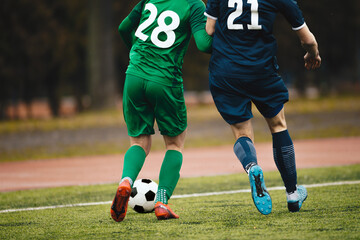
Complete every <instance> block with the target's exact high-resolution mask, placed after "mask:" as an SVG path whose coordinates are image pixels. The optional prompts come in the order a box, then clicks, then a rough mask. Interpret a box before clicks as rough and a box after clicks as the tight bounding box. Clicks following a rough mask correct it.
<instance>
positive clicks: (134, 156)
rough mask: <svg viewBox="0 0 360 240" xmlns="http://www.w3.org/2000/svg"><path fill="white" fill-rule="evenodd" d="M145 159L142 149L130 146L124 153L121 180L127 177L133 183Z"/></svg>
mask: <svg viewBox="0 0 360 240" xmlns="http://www.w3.org/2000/svg"><path fill="white" fill-rule="evenodd" d="M145 158H146V153H145V151H144V149H143V148H142V147H140V146H138V145H133V146H131V147H130V148H129V149H128V150H127V151H126V153H125V157H124V168H123V173H122V179H123V178H125V177H127V178H130V179H131V180H132V182H134V181H135V180H136V178H137V176H138V175H139V172H140V170H141V168H142V166H143V165H144V162H145ZM130 182H131V181H130Z"/></svg>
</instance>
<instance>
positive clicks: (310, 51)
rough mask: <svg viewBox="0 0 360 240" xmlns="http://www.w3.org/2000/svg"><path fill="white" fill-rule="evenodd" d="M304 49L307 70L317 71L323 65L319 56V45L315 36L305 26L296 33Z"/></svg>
mask: <svg viewBox="0 0 360 240" xmlns="http://www.w3.org/2000/svg"><path fill="white" fill-rule="evenodd" d="M296 34H297V35H298V37H299V39H300V42H301V45H302V47H303V48H304V49H305V51H306V54H305V56H304V61H305V67H306V69H308V70H310V69H316V68H319V67H320V65H321V57H320V54H319V49H318V44H317V41H316V39H315V36H314V35H313V34H312V33H311V32H310V30H309V28H308V27H307V26H306V25H305V26H304V27H302V28H301V29H299V30H297V31H296Z"/></svg>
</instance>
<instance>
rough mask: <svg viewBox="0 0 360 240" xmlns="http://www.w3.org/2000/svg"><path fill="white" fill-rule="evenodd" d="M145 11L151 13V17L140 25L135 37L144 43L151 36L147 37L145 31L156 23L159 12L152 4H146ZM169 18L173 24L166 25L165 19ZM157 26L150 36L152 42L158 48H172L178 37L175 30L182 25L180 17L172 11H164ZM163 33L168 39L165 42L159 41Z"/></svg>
mask: <svg viewBox="0 0 360 240" xmlns="http://www.w3.org/2000/svg"><path fill="white" fill-rule="evenodd" d="M144 10H148V11H150V16H149V18H148V19H146V20H145V21H144V22H143V23H141V24H140V25H139V27H138V29H137V30H136V32H135V36H136V37H138V38H139V39H141V40H143V41H146V39H148V37H149V36H147V35H145V34H144V33H143V31H144V30H145V29H146V28H148V27H149V26H150V25H151V24H152V23H153V22H154V21H155V19H156V16H157V13H158V10H157V8H156V6H155V5H154V4H152V3H148V4H146V5H145V8H144ZM167 17H170V18H171V23H170V24H169V25H167V24H166V23H165V19H166V18H167ZM157 24H158V26H157V27H156V28H154V30H153V31H152V33H151V36H150V39H151V42H152V43H153V44H155V45H156V46H158V47H159V48H168V47H171V46H172V45H173V44H174V42H175V40H176V35H175V32H174V30H175V29H176V28H177V27H179V25H180V17H179V15H177V14H176V13H175V12H174V11H170V10H168V11H164V12H162V13H161V14H160V15H159V17H158V20H157ZM162 32H163V33H165V34H166V37H167V39H166V40H165V41H162V40H160V39H159V35H160V33H162Z"/></svg>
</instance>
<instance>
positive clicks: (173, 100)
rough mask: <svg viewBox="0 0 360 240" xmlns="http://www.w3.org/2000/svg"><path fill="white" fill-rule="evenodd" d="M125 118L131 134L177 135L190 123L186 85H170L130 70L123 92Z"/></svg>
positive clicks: (133, 135) (135, 135)
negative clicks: (185, 92)
mask: <svg viewBox="0 0 360 240" xmlns="http://www.w3.org/2000/svg"><path fill="white" fill-rule="evenodd" d="M123 112H124V119H125V122H126V125H127V128H128V134H129V136H131V137H137V136H139V135H142V134H147V135H151V134H154V133H155V131H154V122H155V119H156V123H157V125H158V127H159V131H160V133H161V135H166V136H171V137H174V136H177V135H179V134H180V133H182V132H183V131H184V130H185V129H186V127H187V116H186V106H185V100H184V89H183V87H182V86H181V87H168V86H165V85H162V84H160V83H156V82H152V81H148V80H146V79H144V78H140V77H137V76H134V75H129V74H127V76H126V79H125V85H124V93H123Z"/></svg>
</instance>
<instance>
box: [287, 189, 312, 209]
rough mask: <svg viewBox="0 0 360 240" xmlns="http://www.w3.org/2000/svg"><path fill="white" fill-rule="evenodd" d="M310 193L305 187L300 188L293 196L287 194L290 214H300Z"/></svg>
mask: <svg viewBox="0 0 360 240" xmlns="http://www.w3.org/2000/svg"><path fill="white" fill-rule="evenodd" d="M307 196H308V193H307V191H306V188H305V187H304V186H298V187H297V190H296V191H295V192H293V193H291V194H289V193H286V199H287V203H288V209H289V211H290V212H298V211H299V210H300V208H301V206H302V204H303V203H304V201H305V200H306V198H307Z"/></svg>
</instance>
